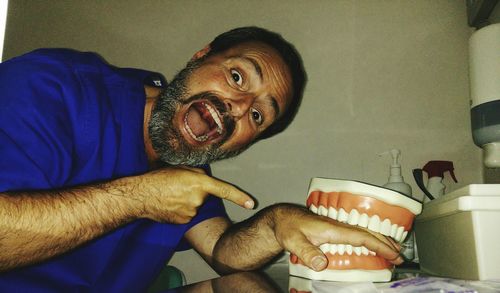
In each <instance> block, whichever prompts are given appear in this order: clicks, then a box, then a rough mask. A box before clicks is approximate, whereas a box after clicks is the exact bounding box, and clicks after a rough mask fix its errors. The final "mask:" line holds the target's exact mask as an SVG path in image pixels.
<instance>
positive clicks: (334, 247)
mask: <svg viewBox="0 0 500 293" xmlns="http://www.w3.org/2000/svg"><path fill="white" fill-rule="evenodd" d="M319 249H321V251H323V253H330V254H332V255H335V254H338V255H344V254H346V255H358V256H359V255H365V256H366V255H376V253H375V252H373V251H371V250H368V248H366V247H364V246H352V245H349V244H330V243H324V244H321V245H320V246H319Z"/></svg>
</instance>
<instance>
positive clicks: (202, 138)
mask: <svg viewBox="0 0 500 293" xmlns="http://www.w3.org/2000/svg"><path fill="white" fill-rule="evenodd" d="M203 106H205V108H207V110H208V112H209V113H210V116H212V119H213V120H214V121H215V124H217V133H218V134H222V121H221V120H220V118H219V115H217V112H216V111H215V109H214V108H213V107H212V106H210V105H208V104H206V103H203ZM187 119H188V115H187V114H186V116H184V126H185V128H186V130H187V132H188V133H189V135H191V137H192V138H193V139H194V140H196V141H199V142H204V141H207V140H208V138H209V137H208V134H204V135H201V136H196V134H194V132H193V130H191V127H189V124H188V122H187Z"/></svg>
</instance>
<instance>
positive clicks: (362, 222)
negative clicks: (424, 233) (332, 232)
mask: <svg viewBox="0 0 500 293" xmlns="http://www.w3.org/2000/svg"><path fill="white" fill-rule="evenodd" d="M309 209H310V210H311V211H312V212H313V213H315V214H318V215H322V216H326V217H329V218H332V219H334V220H337V221H339V222H343V223H347V224H350V225H358V226H360V227H364V228H367V229H368V230H371V231H374V232H378V233H380V234H383V235H385V236H390V237H392V238H393V239H395V240H396V241H398V242H402V241H403V240H404V239H405V238H406V235H408V231H405V228H404V227H403V226H398V225H397V224H392V223H391V220H389V219H384V220H381V219H380V217H379V216H378V215H373V216H371V217H369V216H368V215H367V214H365V213H363V214H360V213H359V212H358V211H357V210H356V209H352V210H351V211H350V212H349V213H347V212H346V211H345V210H344V209H343V208H340V209H338V210H337V209H335V208H333V207H328V208H326V207H324V206H322V205H320V206H319V208H317V207H316V206H314V205H311V206H310V207H309Z"/></svg>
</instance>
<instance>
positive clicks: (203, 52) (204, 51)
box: [191, 45, 210, 60]
mask: <svg viewBox="0 0 500 293" xmlns="http://www.w3.org/2000/svg"><path fill="white" fill-rule="evenodd" d="M208 52H210V45H206V46H205V47H204V48H203V49H201V50H200V51H198V52H196V53H195V54H194V55H193V57H192V58H191V60H197V59H200V58H202V57H205V55H207V54H208Z"/></svg>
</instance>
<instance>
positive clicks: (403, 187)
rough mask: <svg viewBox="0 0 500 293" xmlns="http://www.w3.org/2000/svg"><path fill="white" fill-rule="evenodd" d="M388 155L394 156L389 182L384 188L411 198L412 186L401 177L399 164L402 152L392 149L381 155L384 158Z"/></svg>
mask: <svg viewBox="0 0 500 293" xmlns="http://www.w3.org/2000/svg"><path fill="white" fill-rule="evenodd" d="M387 154H390V155H391V156H392V164H391V167H390V171H389V180H388V181H387V183H386V184H384V187H385V188H388V189H392V190H395V191H399V192H401V193H403V194H406V195H408V196H411V186H410V185H408V184H407V183H406V182H404V179H403V176H402V175H401V164H400V163H399V157H400V156H401V151H400V150H398V149H392V150H390V151H387V152H384V153H381V154H380V155H381V156H382V155H387Z"/></svg>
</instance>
